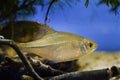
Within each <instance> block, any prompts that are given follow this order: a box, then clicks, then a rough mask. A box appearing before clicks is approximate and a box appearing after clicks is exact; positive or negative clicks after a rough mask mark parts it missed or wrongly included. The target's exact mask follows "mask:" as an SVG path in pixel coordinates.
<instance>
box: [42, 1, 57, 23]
mask: <svg viewBox="0 0 120 80" xmlns="http://www.w3.org/2000/svg"><path fill="white" fill-rule="evenodd" d="M54 2H55V0H51V2H50V5H49V6H48V9H47V12H46V15H45V19H44V24H46V22H47V20H48V14H49V12H50V9H51V7H52V5H53V3H54Z"/></svg>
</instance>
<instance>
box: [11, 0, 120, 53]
mask: <svg viewBox="0 0 120 80" xmlns="http://www.w3.org/2000/svg"><path fill="white" fill-rule="evenodd" d="M13 1H14V0H13ZM18 1H19V0H18ZM22 1H26V2H27V1H29V0H22ZM22 1H21V3H22ZM31 1H34V0H31ZM36 1H38V3H39V4H40V5H38V3H37V2H36V3H35V4H36V5H34V9H35V13H34V14H33V15H29V16H18V17H17V19H16V20H31V21H36V22H39V23H43V24H44V18H45V16H46V11H47V9H48V6H49V5H47V4H48V3H50V1H52V0H36ZM53 1H54V4H53V5H52V7H51V8H50V11H49V15H48V17H49V18H48V20H47V22H46V24H47V25H49V26H50V27H52V28H53V29H55V30H56V31H65V32H70V33H74V34H77V35H80V36H83V37H85V38H88V39H91V40H93V41H95V42H96V43H97V44H98V48H97V51H108V52H118V51H120V42H119V41H120V25H119V24H120V15H119V5H120V2H119V0H113V2H112V0H97V1H95V0H90V1H89V0H74V1H73V0H64V1H63V0H53ZM43 3H44V4H43ZM65 3H67V4H65ZM45 4H46V5H47V6H46V5H45ZM115 5H116V6H115Z"/></svg>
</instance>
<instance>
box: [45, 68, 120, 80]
mask: <svg viewBox="0 0 120 80" xmlns="http://www.w3.org/2000/svg"><path fill="white" fill-rule="evenodd" d="M118 75H120V68H117V67H116V66H113V67H112V68H111V69H108V68H107V69H101V70H93V71H84V72H71V73H66V74H62V75H59V76H55V77H51V78H48V79H46V80H63V79H65V80H109V79H110V78H111V77H115V76H118Z"/></svg>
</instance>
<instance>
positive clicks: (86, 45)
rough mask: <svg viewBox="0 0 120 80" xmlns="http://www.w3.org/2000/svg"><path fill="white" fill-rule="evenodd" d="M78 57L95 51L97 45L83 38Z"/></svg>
mask: <svg viewBox="0 0 120 80" xmlns="http://www.w3.org/2000/svg"><path fill="white" fill-rule="evenodd" d="M79 45H80V46H79V47H80V55H85V54H90V53H92V52H93V51H95V50H96V48H97V44H96V43H95V42H93V41H92V40H89V39H86V38H84V39H83V40H82V41H80V44H79Z"/></svg>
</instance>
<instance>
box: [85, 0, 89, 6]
mask: <svg viewBox="0 0 120 80" xmlns="http://www.w3.org/2000/svg"><path fill="white" fill-rule="evenodd" d="M88 5H89V0H86V2H85V6H86V8H87V7H88Z"/></svg>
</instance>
